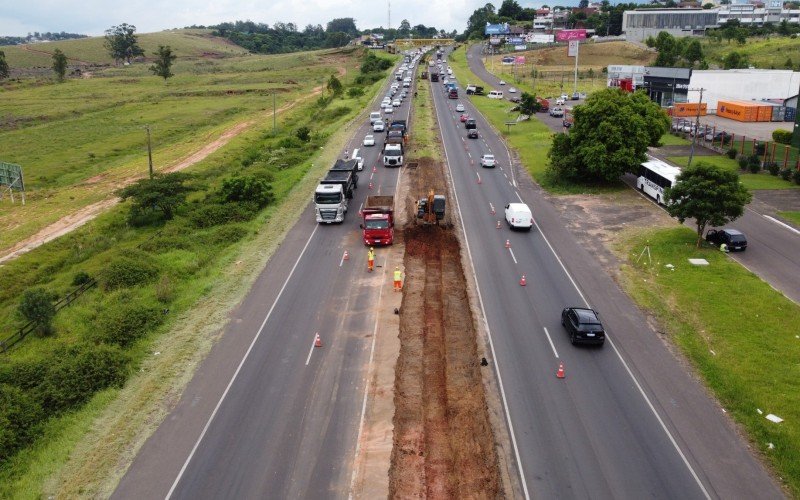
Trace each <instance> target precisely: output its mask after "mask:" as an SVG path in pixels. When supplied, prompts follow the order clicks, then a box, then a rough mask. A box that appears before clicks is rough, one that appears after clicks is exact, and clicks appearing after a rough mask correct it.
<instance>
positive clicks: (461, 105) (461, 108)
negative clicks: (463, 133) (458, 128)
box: [456, 103, 464, 113]
mask: <svg viewBox="0 0 800 500" xmlns="http://www.w3.org/2000/svg"><path fill="white" fill-rule="evenodd" d="M456 111H458V112H459V113H463V112H464V105H463V104H461V103H458V104H456Z"/></svg>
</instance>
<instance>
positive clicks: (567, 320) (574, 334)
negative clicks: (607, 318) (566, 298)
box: [561, 307, 606, 345]
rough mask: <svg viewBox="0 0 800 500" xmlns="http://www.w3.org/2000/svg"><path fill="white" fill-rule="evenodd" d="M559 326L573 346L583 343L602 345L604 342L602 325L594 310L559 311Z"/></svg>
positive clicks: (565, 309) (604, 334)
mask: <svg viewBox="0 0 800 500" xmlns="http://www.w3.org/2000/svg"><path fill="white" fill-rule="evenodd" d="M561 325H562V326H563V327H564V329H566V330H567V333H568V334H569V340H570V342H572V343H573V344H577V343H578V342H584V343H587V344H600V345H603V343H604V342H605V341H606V332H605V329H604V328H603V323H602V322H601V321H600V318H599V317H598V315H597V311H595V310H594V309H587V308H584V307H566V308H564V310H563V311H561Z"/></svg>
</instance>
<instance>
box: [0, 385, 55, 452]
mask: <svg viewBox="0 0 800 500" xmlns="http://www.w3.org/2000/svg"><path fill="white" fill-rule="evenodd" d="M43 418H44V413H43V412H42V407H41V406H40V405H39V404H38V403H37V402H36V400H34V398H32V397H31V396H29V395H28V394H26V393H24V392H23V391H22V390H21V389H19V388H17V387H14V386H11V385H8V384H0V463H2V462H4V461H6V460H7V459H8V458H9V457H10V456H11V455H12V454H14V452H15V451H17V450H18V449H19V448H21V447H22V446H24V445H25V444H27V443H28V442H29V441H30V440H31V439H32V438H33V437H34V435H35V427H36V424H38V423H39V422H41V421H42V419H43Z"/></svg>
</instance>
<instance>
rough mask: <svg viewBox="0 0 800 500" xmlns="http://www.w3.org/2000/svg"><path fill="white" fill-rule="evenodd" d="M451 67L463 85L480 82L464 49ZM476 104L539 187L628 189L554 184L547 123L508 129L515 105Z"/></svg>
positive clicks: (486, 100)
mask: <svg viewBox="0 0 800 500" xmlns="http://www.w3.org/2000/svg"><path fill="white" fill-rule="evenodd" d="M448 64H449V66H450V67H451V68H453V72H454V74H455V76H456V78H457V79H458V81H459V82H462V84H464V82H477V81H480V80H479V79H478V77H476V76H475V74H474V73H472V71H470V70H469V67H468V66H467V63H466V59H465V58H464V49H463V48H461V49H458V50H456V51H455V52H452V53H451V54H450V56H449V60H448ZM467 97H468V98H469V99H470V100H471V101H472V103H473V104H474V105H475V106H476V107H477V108H478V109H479V110H480V112H481V113H483V115H484V116H486V118H487V119H488V120H489V122H490V123H491V124H492V125H493V126H494V128H495V129H497V131H498V132H499V133H500V134H501V135H502V136H503V137H504V138H505V140H506V141H507V142H508V145H509V146H510V147H512V148H514V150H515V151H517V153H519V159H520V161H521V163H522V165H523V166H524V167H525V169H526V170H528V172H529V173H530V175H531V177H533V178H534V179H535V180H536V182H537V183H539V184H540V185H541V186H542V187H544V188H545V189H547V190H548V191H551V192H554V193H570V194H575V193H600V192H612V191H617V190H619V189H625V187H624V185H623V184H622V183H621V182H620V184H619V186H612V187H602V188H601V187H587V186H576V185H562V184H558V183H554V182H553V181H552V180H551V179H550V178H549V176H548V175H547V165H548V163H549V161H548V159H547V152H548V150H549V149H550V144H551V142H552V136H553V132H552V131H551V130H550V129H549V128H548V127H547V125H545V124H544V123H542V122H540V121H539V120H537V119H536V118H535V117H533V118H532V119H530V120H527V121H522V122H518V123H517V124H516V125H514V126H511V127H507V126H506V125H504V124H505V122H508V121H515V120H516V118H517V116H518V115H519V113H517V112H512V111H510V109H511V107H512V105H511V104H510V103H509V102H508V101H505V100H502V99H489V98H487V97H485V96H467Z"/></svg>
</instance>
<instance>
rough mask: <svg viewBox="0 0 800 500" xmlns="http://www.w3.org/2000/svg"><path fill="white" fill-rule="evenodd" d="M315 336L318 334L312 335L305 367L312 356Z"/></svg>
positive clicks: (315, 340) (315, 341)
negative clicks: (312, 338)
mask: <svg viewBox="0 0 800 500" xmlns="http://www.w3.org/2000/svg"><path fill="white" fill-rule="evenodd" d="M317 335H319V334H318V333H316V334H314V340H312V341H311V349H310V350H309V351H308V357H307V358H306V366H308V363H310V362H311V355H312V354H314V344H316V343H317Z"/></svg>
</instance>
